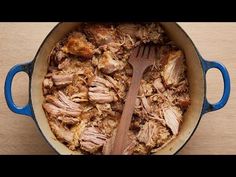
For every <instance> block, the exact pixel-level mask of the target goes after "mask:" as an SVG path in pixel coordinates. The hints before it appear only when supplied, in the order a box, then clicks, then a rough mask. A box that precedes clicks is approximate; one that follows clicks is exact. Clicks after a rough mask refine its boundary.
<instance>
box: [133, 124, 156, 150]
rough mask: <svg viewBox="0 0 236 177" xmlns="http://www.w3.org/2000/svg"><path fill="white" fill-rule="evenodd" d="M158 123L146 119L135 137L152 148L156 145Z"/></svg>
mask: <svg viewBox="0 0 236 177" xmlns="http://www.w3.org/2000/svg"><path fill="white" fill-rule="evenodd" d="M157 133H158V124H157V123H156V122H155V121H152V120H150V121H147V122H146V123H145V124H144V125H143V126H142V128H141V130H140V131H139V133H138V135H137V139H138V140H139V141H140V142H142V143H145V144H146V146H147V147H150V148H153V147H154V146H156V141H157V138H158V135H157Z"/></svg>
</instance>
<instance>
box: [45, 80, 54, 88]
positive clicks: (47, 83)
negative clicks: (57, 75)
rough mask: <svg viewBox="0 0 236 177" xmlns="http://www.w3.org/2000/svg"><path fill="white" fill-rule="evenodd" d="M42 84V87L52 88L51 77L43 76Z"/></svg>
mask: <svg viewBox="0 0 236 177" xmlns="http://www.w3.org/2000/svg"><path fill="white" fill-rule="evenodd" d="M43 86H44V88H47V89H50V88H52V86H53V82H52V79H51V78H45V79H44V80H43Z"/></svg>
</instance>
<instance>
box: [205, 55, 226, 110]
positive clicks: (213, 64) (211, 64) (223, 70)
mask: <svg viewBox="0 0 236 177" xmlns="http://www.w3.org/2000/svg"><path fill="white" fill-rule="evenodd" d="M202 63H203V70H204V73H205V77H206V73H207V71H208V70H209V69H211V68H216V69H218V70H219V71H220V72H221V74H222V77H223V80H224V91H223V96H222V98H221V99H220V101H218V102H217V103H215V104H211V103H209V102H208V100H207V98H205V100H204V106H203V114H205V113H207V112H211V111H216V110H218V109H221V108H223V107H224V106H225V104H226V103H227V101H228V99H229V95H230V77H229V73H228V71H227V69H226V67H225V66H224V65H223V64H221V63H219V62H216V61H206V60H204V59H202Z"/></svg>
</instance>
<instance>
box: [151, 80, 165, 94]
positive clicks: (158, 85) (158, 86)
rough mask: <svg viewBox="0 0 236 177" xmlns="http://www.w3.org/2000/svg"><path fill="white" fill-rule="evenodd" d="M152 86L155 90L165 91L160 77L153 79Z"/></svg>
mask: <svg viewBox="0 0 236 177" xmlns="http://www.w3.org/2000/svg"><path fill="white" fill-rule="evenodd" d="M153 86H154V88H155V89H156V90H158V91H160V92H164V91H165V87H164V86H163V84H162V82H161V78H157V79H155V80H154V82H153Z"/></svg>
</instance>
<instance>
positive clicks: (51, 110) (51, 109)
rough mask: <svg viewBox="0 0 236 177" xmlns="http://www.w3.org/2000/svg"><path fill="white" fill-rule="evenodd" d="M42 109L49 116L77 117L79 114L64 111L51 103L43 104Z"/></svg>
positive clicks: (77, 112)
mask: <svg viewBox="0 0 236 177" xmlns="http://www.w3.org/2000/svg"><path fill="white" fill-rule="evenodd" d="M43 108H44V110H45V111H46V112H47V113H48V114H50V116H60V115H68V116H72V117H78V116H79V115H80V114H81V111H72V110H65V109H62V108H59V107H57V106H55V105H53V104H51V103H44V104H43Z"/></svg>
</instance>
